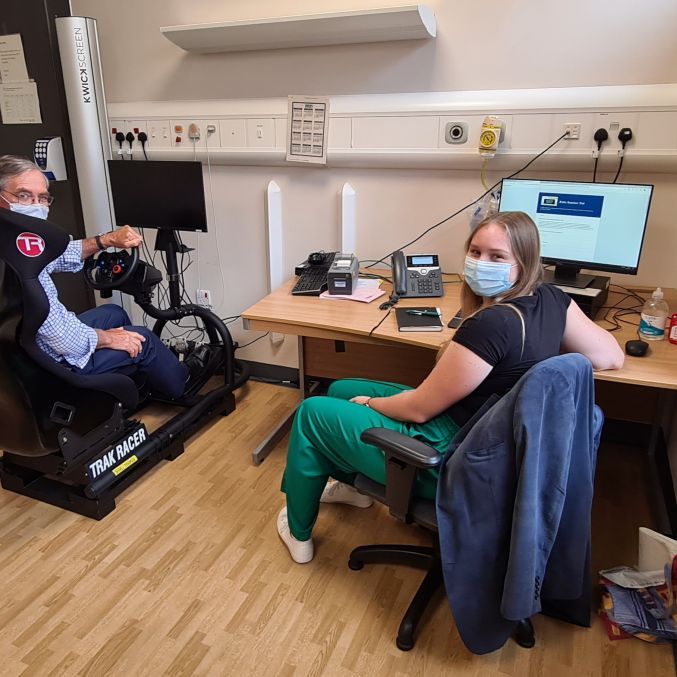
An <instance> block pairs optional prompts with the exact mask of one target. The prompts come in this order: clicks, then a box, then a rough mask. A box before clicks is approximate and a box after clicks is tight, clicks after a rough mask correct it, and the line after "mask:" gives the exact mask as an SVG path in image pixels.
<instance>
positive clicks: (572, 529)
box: [437, 354, 603, 654]
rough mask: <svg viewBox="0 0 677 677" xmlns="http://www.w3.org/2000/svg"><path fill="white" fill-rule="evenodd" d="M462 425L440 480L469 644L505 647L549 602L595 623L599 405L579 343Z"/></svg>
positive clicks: (452, 587)
mask: <svg viewBox="0 0 677 677" xmlns="http://www.w3.org/2000/svg"><path fill="white" fill-rule="evenodd" d="M487 408H488V407H485V408H484V409H483V410H482V411H480V412H478V414H477V415H476V416H475V417H474V418H473V419H472V420H471V421H469V422H468V424H467V425H465V426H464V427H463V428H462V430H460V431H459V433H458V434H457V436H456V438H455V439H454V442H453V443H452V446H451V448H450V450H449V453H448V454H447V455H446V457H445V460H444V464H443V467H442V469H441V472H440V479H439V484H438V487H437V522H438V528H439V537H440V548H441V555H442V565H443V570H444V582H445V587H446V590H447V596H448V599H449V603H450V605H451V608H452V611H453V614H454V619H455V621H456V626H457V627H458V631H459V633H460V635H461V638H462V639H463V642H464V643H465V645H466V646H467V647H468V648H469V649H470V650H471V651H473V652H474V653H478V654H483V653H487V652H489V651H494V650H495V649H498V648H500V647H501V646H503V644H504V643H505V642H506V640H507V639H508V638H509V637H510V635H511V634H512V633H513V631H514V629H515V625H516V623H517V621H519V620H521V619H525V618H529V617H531V616H532V615H534V614H535V613H538V612H540V611H543V612H544V613H549V612H551V615H556V616H559V617H565V618H566V620H570V621H571V622H574V623H577V624H579V625H586V626H588V625H590V603H591V601H590V510H591V505H592V495H593V483H594V475H595V461H596V454H597V447H598V444H599V438H600V434H601V429H602V423H603V416H602V412H601V410H600V409H599V407H597V406H596V405H595V401H594V382H593V376H592V367H591V364H590V362H589V361H588V359H587V358H585V357H583V356H582V355H578V354H569V355H560V356H557V357H552V358H550V359H548V360H544V361H543V362H540V363H539V364H537V365H535V366H534V367H532V368H531V369H530V370H529V371H528V372H527V373H526V374H525V375H524V376H523V377H522V378H521V379H520V380H519V381H518V382H517V383H516V384H515V386H514V387H513V388H512V389H511V390H510V392H508V393H507V394H506V395H505V396H504V397H503V398H501V399H500V400H498V402H496V403H495V404H493V406H490V408H488V410H487Z"/></svg>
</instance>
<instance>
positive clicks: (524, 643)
mask: <svg viewBox="0 0 677 677" xmlns="http://www.w3.org/2000/svg"><path fill="white" fill-rule="evenodd" d="M513 639H514V640H515V642H516V643H517V644H519V646H521V647H523V648H524V649H533V647H534V646H535V644H536V636H535V635H534V626H533V625H532V624H531V619H529V618H525V619H524V620H522V621H518V623H517V627H516V628H515V633H514V634H513Z"/></svg>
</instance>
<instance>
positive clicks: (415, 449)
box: [360, 428, 442, 522]
mask: <svg viewBox="0 0 677 677" xmlns="http://www.w3.org/2000/svg"><path fill="white" fill-rule="evenodd" d="M360 438H361V439H362V441H363V442H366V443H367V444H373V445H374V446H375V447H378V448H379V449H381V450H382V451H383V452H384V453H385V465H386V468H385V470H386V503H387V505H388V508H389V510H390V514H391V515H392V516H393V517H396V518H397V519H400V520H402V521H403V522H411V521H412V520H411V516H410V514H409V509H410V507H411V501H412V497H413V488H414V480H415V478H416V473H417V471H418V470H429V469H430V468H435V467H437V466H438V465H439V464H440V463H441V462H442V455H441V454H440V453H439V452H438V451H436V450H435V449H433V448H432V447H431V446H429V445H427V444H425V443H424V442H420V441H419V440H415V439H414V438H413V437H409V436H408V435H402V434H401V433H398V432H396V431H394V430H387V429H386V428H368V429H367V430H365V431H364V432H363V433H362V435H361V436H360Z"/></svg>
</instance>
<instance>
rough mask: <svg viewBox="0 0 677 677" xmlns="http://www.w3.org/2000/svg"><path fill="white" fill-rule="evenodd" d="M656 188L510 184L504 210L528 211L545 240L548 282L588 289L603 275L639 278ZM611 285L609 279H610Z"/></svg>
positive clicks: (503, 192)
mask: <svg viewBox="0 0 677 677" xmlns="http://www.w3.org/2000/svg"><path fill="white" fill-rule="evenodd" d="M652 192H653V186H651V185H635V184H625V183H587V182H577V181H541V180H535V179H504V180H503V185H502V188H501V201H500V206H499V209H500V210H501V211H520V212H526V213H527V214H528V215H529V216H530V217H531V218H532V219H533V221H534V223H535V224H536V226H537V227H538V231H539V233H540V236H541V260H542V262H543V263H544V264H545V265H554V266H555V270H554V271H549V270H548V271H546V275H545V277H546V282H552V283H553V284H557V285H560V286H565V287H576V288H580V289H584V288H586V287H588V286H589V285H591V284H592V283H593V281H595V279H596V278H597V277H598V276H595V275H581V274H580V270H581V268H585V269H588V270H599V271H608V272H611V273H624V274H626V275H636V274H637V269H638V267H639V257H640V254H641V252H642V244H643V242H644V233H645V231H646V224H647V219H648V216H649V205H650V204H651V195H652ZM607 282H608V280H607Z"/></svg>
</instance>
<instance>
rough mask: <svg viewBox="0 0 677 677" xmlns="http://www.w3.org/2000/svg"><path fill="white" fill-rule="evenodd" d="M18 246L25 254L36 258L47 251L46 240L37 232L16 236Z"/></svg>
mask: <svg viewBox="0 0 677 677" xmlns="http://www.w3.org/2000/svg"><path fill="white" fill-rule="evenodd" d="M16 248H17V249H18V250H19V251H20V252H21V253H22V254H23V255H24V256H28V257H30V258H35V257H36V256H40V254H42V252H44V251H45V241H44V240H43V239H42V238H41V237H40V236H39V235H36V234H35V233H21V235H19V236H18V237H17V238H16Z"/></svg>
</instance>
